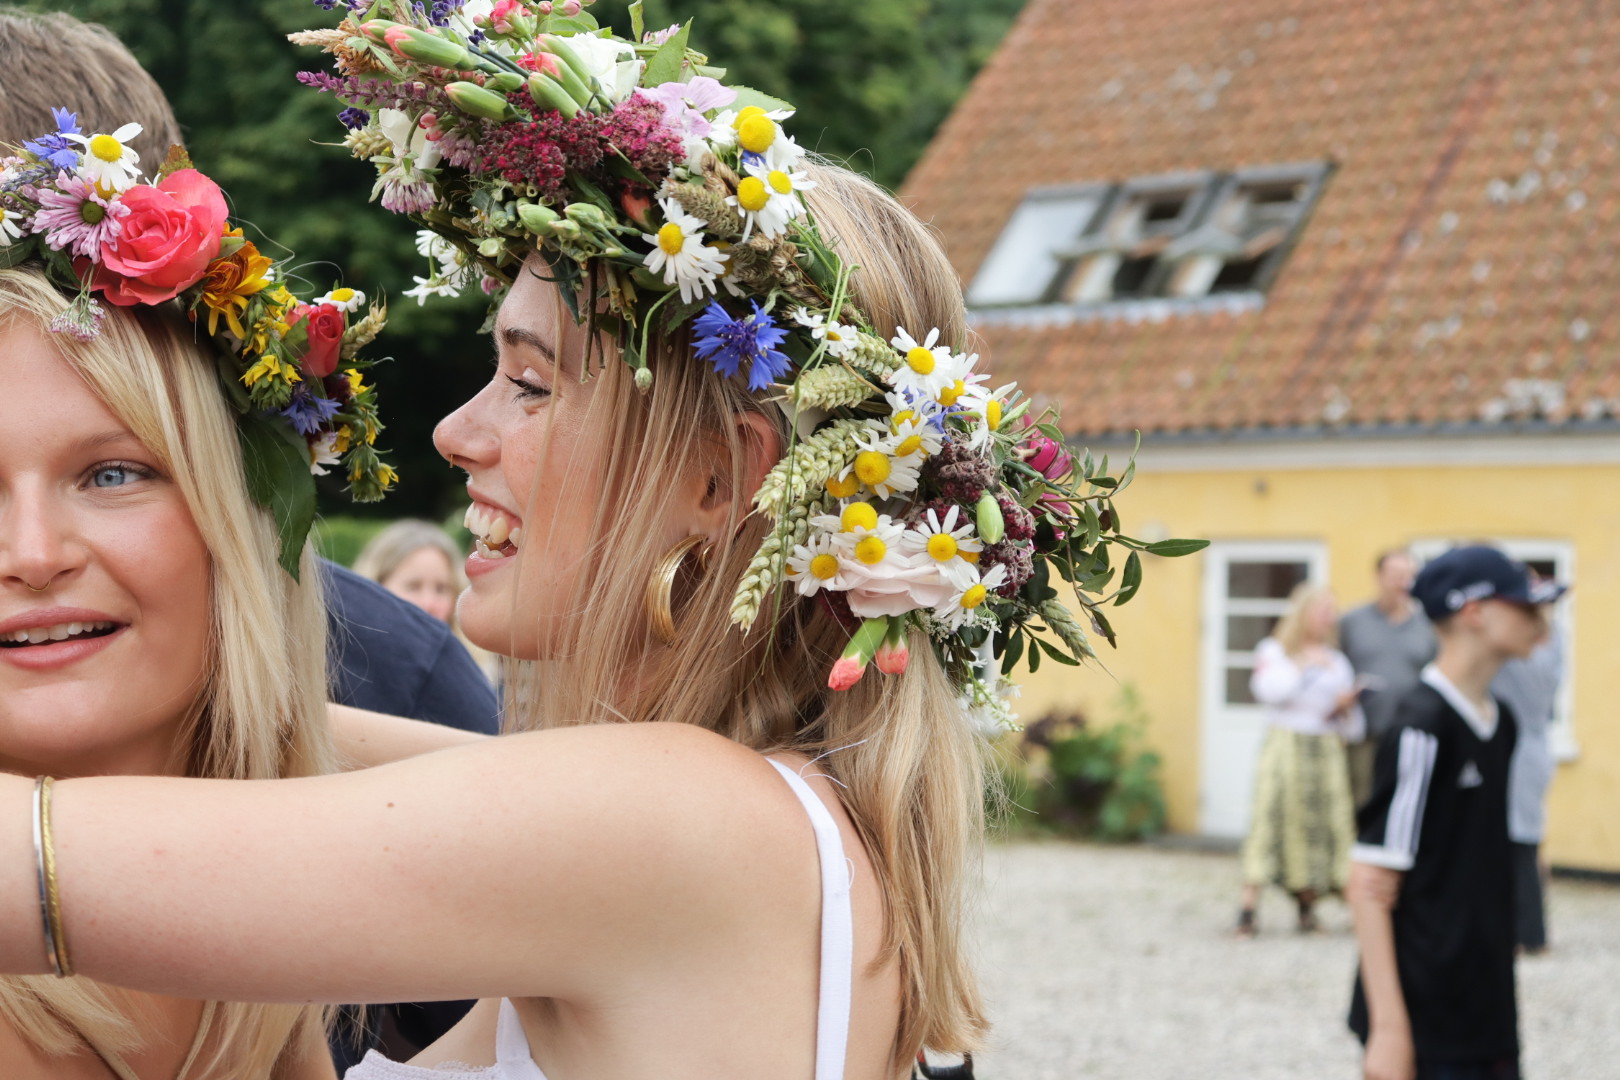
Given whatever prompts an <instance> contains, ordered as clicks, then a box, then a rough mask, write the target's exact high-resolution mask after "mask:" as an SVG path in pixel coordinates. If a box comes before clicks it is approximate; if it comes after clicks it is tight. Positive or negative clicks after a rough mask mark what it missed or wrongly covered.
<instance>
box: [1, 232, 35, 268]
mask: <svg viewBox="0 0 1620 1080" xmlns="http://www.w3.org/2000/svg"><path fill="white" fill-rule="evenodd" d="M39 245H40V238H39V237H37V236H30V237H28V238H27V239H26V240H19V241H17V242H16V243H15V244H8V245H6V246H5V247H0V270H10V269H11V268H12V267H13V266H16V265H17V264H19V263H21V262H22V261H23V260H24V259H27V258H28V257H29V256H31V255H33V254H34V253H35V252H36V251H37V250H38V249H39Z"/></svg>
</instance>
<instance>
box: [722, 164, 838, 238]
mask: <svg viewBox="0 0 1620 1080" xmlns="http://www.w3.org/2000/svg"><path fill="white" fill-rule="evenodd" d="M781 165H782V167H781V168H777V167H776V164H775V163H773V160H772V158H770V157H769V156H766V157H762V158H760V159H759V160H757V161H749V162H747V163H746V164H745V165H744V166H743V171H744V172H745V173H746V174H747V175H746V176H744V177H743V178H742V180H740V181H739V182H738V183H737V194H735V195H728V196H726V204H727V205H728V206H734V207H736V208H737V212H738V213H739V214H741V215H742V218H743V234H742V238H743V240H745V241H746V240H747V239H748V238H749V236H750V235H752V234H753V232H754V230H755V229H758V230H759V234H760V235H761V236H780V235H782V234H783V233H784V232H786V231H787V227H788V223H789V222H791V221H793V220H794V219H796V218H801V217H803V216H804V200H802V199H801V198H799V193H800V192H802V191H809V190H810V189H812V188H814V187H815V186H816V182H815V181H814V180H812V179H810V176H809V174H808V173H805V172H803V171H801V170H797V169H795V168H793V166H792V165H791V164H789V163H787V162H785V161H783V162H781Z"/></svg>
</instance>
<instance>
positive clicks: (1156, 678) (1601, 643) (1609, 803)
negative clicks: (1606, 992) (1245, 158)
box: [1016, 465, 1620, 871]
mask: <svg viewBox="0 0 1620 1080" xmlns="http://www.w3.org/2000/svg"><path fill="white" fill-rule="evenodd" d="M1119 509H1120V511H1121V516H1122V518H1123V520H1124V526H1125V531H1126V533H1127V534H1128V535H1132V536H1138V537H1146V538H1149V539H1159V538H1163V537H1165V536H1177V537H1204V538H1208V539H1211V540H1217V541H1219V540H1232V541H1237V540H1279V541H1280V540H1292V541H1313V542H1320V543H1322V544H1323V545H1324V546H1325V548H1326V550H1327V552H1328V575H1329V581H1330V583H1331V584H1332V586H1333V588H1334V590H1335V592H1336V593H1337V594H1338V596H1339V601H1340V604H1341V605H1342V606H1343V607H1345V608H1348V607H1351V606H1354V605H1356V604H1360V603H1363V602H1365V601H1366V600H1368V599H1370V597H1371V595H1372V591H1373V574H1372V565H1373V562H1374V560H1375V558H1376V557H1377V555H1378V553H1379V552H1381V551H1383V550H1385V549H1387V548H1389V547H1392V546H1397V545H1400V544H1403V543H1409V542H1412V541H1418V540H1433V539H1439V538H1459V539H1473V538H1480V537H1484V538H1490V537H1501V538H1512V539H1540V540H1557V541H1562V542H1565V543H1568V544H1571V545H1572V546H1573V548H1574V565H1575V571H1576V576H1577V578H1578V582H1577V591H1576V594H1575V596H1574V597H1573V599H1574V600H1576V601H1577V602H1576V603H1575V611H1574V616H1575V625H1574V632H1573V639H1572V642H1571V645H1572V655H1573V661H1574V677H1575V687H1574V700H1573V716H1574V727H1575V739H1576V742H1577V744H1578V746H1579V749H1580V753H1579V756H1578V758H1576V759H1575V760H1573V761H1569V762H1565V763H1563V764H1561V765H1560V766H1559V769H1558V773H1557V775H1556V777H1555V778H1554V780H1553V784H1552V789H1551V792H1550V794H1549V800H1548V818H1547V835H1546V839H1545V842H1544V845H1543V851H1544V853H1545V854H1546V856H1547V857H1548V858H1549V859H1550V860H1551V861H1552V862H1554V863H1556V864H1559V865H1564V866H1577V867H1583V868H1589V869H1598V870H1609V871H1620V655H1617V650H1616V649H1615V641H1616V633H1617V630H1620V557H1617V555H1620V552H1617V549H1620V466H1614V465H1598V466H1553V467H1524V468H1504V467H1501V466H1494V465H1493V466H1408V467H1395V468H1388V467H1380V468H1376V469H1373V468H1342V467H1334V468H1320V469H1317V468H1310V469H1277V470H1270V471H1268V470H1250V471H1232V472H1204V471H1186V472H1154V471H1151V469H1146V468H1140V467H1139V469H1138V473H1137V478H1136V481H1135V483H1133V484H1132V486H1131V487H1130V488H1129V489H1127V490H1126V491H1125V492H1124V493H1123V494H1122V495H1121V496H1120V498H1119ZM1146 558H1147V565H1146V566H1145V568H1144V569H1145V574H1144V578H1145V585H1144V587H1143V589H1142V591H1141V592H1140V593H1139V594H1138V595H1137V597H1136V598H1135V599H1134V600H1132V601H1131V602H1130V603H1129V604H1127V605H1126V606H1124V607H1122V608H1114V609H1110V610H1109V617H1110V620H1111V621H1112V622H1113V624H1114V627H1115V629H1116V630H1117V631H1118V632H1119V639H1120V645H1119V648H1118V649H1117V650H1110V649H1109V648H1108V647H1107V645H1106V644H1101V643H1099V645H1098V649H1099V652H1100V653H1101V655H1102V660H1103V663H1104V664H1105V665H1106V668H1107V671H1103V670H1100V669H1098V668H1096V667H1092V668H1089V669H1085V668H1083V669H1074V668H1065V667H1060V666H1058V665H1055V664H1048V665H1047V666H1044V667H1043V668H1042V669H1041V670H1040V671H1039V672H1038V673H1036V674H1035V675H1029V674H1028V673H1027V672H1026V673H1025V674H1024V675H1023V677H1022V680H1021V681H1022V683H1023V695H1022V697H1021V698H1020V699H1019V701H1018V702H1017V703H1016V707H1017V709H1018V712H1019V713H1020V715H1021V717H1022V719H1023V722H1025V723H1029V722H1032V721H1034V720H1035V719H1037V718H1039V717H1040V716H1041V715H1042V714H1043V713H1045V712H1046V711H1048V710H1050V709H1065V710H1066V709H1071V708H1074V707H1076V706H1078V707H1080V708H1081V709H1082V710H1083V711H1085V713H1086V714H1087V715H1088V716H1089V717H1091V718H1093V719H1094V720H1100V721H1104V722H1106V721H1107V720H1108V719H1109V718H1110V717H1111V715H1112V714H1113V713H1114V711H1115V708H1114V706H1115V702H1116V699H1117V696H1118V693H1119V690H1120V686H1121V685H1122V684H1131V685H1133V686H1134V687H1135V688H1136V689H1137V691H1138V692H1139V694H1140V697H1141V702H1142V705H1143V707H1144V710H1145V711H1146V713H1147V715H1148V716H1149V718H1150V725H1149V739H1150V742H1151V744H1152V746H1153V748H1154V749H1156V750H1157V751H1158V752H1159V753H1160V754H1162V755H1163V758H1164V768H1163V773H1162V775H1163V779H1164V782H1165V789H1166V796H1167V798H1168V802H1169V811H1170V827H1171V829H1172V830H1174V831H1176V832H1195V831H1196V830H1197V827H1198V791H1199V765H1200V760H1199V743H1200V738H1201V722H1202V716H1201V710H1202V707H1203V706H1202V702H1203V700H1204V695H1203V692H1202V687H1201V686H1200V679H1201V677H1202V651H1201V641H1202V630H1203V622H1204V619H1205V617H1206V612H1205V611H1204V610H1203V603H1204V599H1203V598H1204V592H1203V583H1204V556H1203V555H1192V556H1187V557H1184V558H1180V559H1161V558H1155V557H1152V556H1148V557H1146Z"/></svg>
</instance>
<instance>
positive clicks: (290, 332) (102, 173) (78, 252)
mask: <svg viewBox="0 0 1620 1080" xmlns="http://www.w3.org/2000/svg"><path fill="white" fill-rule="evenodd" d="M52 113H53V115H54V117H55V120H56V125H57V130H56V131H54V132H52V133H50V134H47V135H43V136H41V137H40V138H38V139H34V140H31V141H29V142H25V143H24V144H23V145H22V147H21V148H20V150H19V151H18V152H17V153H14V154H12V155H11V156H8V157H0V268H4V267H9V266H16V265H18V264H19V263H22V262H23V261H24V260H27V259H37V260H39V261H41V262H43V264H44V266H45V272H46V275H47V276H48V277H49V278H50V279H51V281H53V282H54V283H55V284H56V285H58V286H59V287H60V288H62V289H64V290H67V291H69V292H71V293H73V294H74V299H73V302H72V303H71V304H70V305H69V306H68V308H67V310H66V311H64V312H62V314H60V315H58V316H57V317H56V318H55V319H54V320H52V322H51V326H50V329H51V330H52V331H53V332H56V333H66V334H71V335H72V336H74V337H77V338H79V339H81V340H86V341H88V340H90V339H92V338H94V337H95V336H96V335H97V334H98V333H99V332H100V325H101V320H102V319H103V318H104V317H105V315H106V309H105V308H104V307H103V306H102V303H101V301H102V300H105V301H106V302H107V303H110V304H115V305H117V306H120V307H133V306H135V305H143V304H144V305H156V304H162V303H166V302H168V301H170V300H175V301H177V302H178V303H179V304H180V307H181V308H182V309H183V310H184V311H185V312H186V313H187V314H188V315H189V316H190V317H191V319H192V321H193V322H194V323H196V324H197V325H198V326H199V327H201V326H202V325H203V321H204V316H206V325H207V331H208V335H209V337H211V338H213V340H214V341H215V342H216V343H217V345H218V346H219V352H220V357H221V365H220V375H221V382H222V383H223V385H224V387H225V391H226V396H227V397H228V399H229V400H230V401H231V403H232V404H233V405H234V406H235V408H236V411H237V414H238V416H237V428H238V433H239V435H240V442H241V445H242V452H243V457H244V463H245V465H246V472H247V478H248V485H249V488H250V489H251V491H252V493H253V497H254V499H255V500H256V501H258V502H259V503H260V504H261V505H263V506H265V507H266V508H268V509H269V510H270V511H271V512H272V513H273V514H274V515H275V518H276V524H277V527H278V529H279V532H280V541H281V550H280V555H279V561H280V563H281V565H282V566H283V567H285V568H286V569H287V571H288V573H290V574H292V575H293V577H294V578H297V576H298V557H299V553H300V552H301V551H302V550H303V546H304V540H305V538H306V537H307V536H308V535H309V529H310V526H311V525H312V524H313V523H314V520H315V482H314V476H317V475H324V474H325V473H326V471H327V466H330V465H340V466H341V467H342V468H343V469H344V471H345V473H346V474H347V476H348V481H349V485H348V489H349V492H350V494H351V495H352V496H353V497H354V498H355V499H356V500H357V501H360V502H370V501H374V500H376V499H380V498H382V496H383V493H384V492H386V491H387V490H388V488H389V487H391V486H392V485H393V483H394V481H395V479H396V478H397V477H396V475H395V473H394V470H393V469H392V468H391V467H390V466H389V465H387V464H386V463H385V462H383V461H382V459H380V458H379V457H378V456H377V451H376V449H375V446H374V444H375V442H376V438H377V433H378V432H379V431H380V430H381V429H382V425H381V424H380V423H379V422H378V420H377V395H376V390H375V388H373V387H372V386H370V385H368V384H367V383H366V382H365V380H364V377H363V375H362V372H364V371H365V369H366V368H368V367H369V366H370V364H369V363H367V362H366V361H364V360H361V359H359V357H358V353H359V351H360V349H361V348H363V347H364V346H366V345H367V344H369V343H370V342H371V340H372V339H373V338H375V337H376V336H377V334H378V332H379V331H380V330H382V327H383V322H384V319H385V316H386V312H385V309H384V308H383V306H382V305H379V304H373V305H372V306H371V308H370V310H369V311H368V312H367V313H366V314H365V315H364V316H362V317H360V318H358V319H353V320H352V321H351V316H353V315H354V314H355V313H356V312H358V311H359V309H360V306H361V305H362V304H364V303H365V296H364V295H363V294H362V293H360V292H359V291H357V290H355V289H346V288H335V289H333V290H332V291H330V292H328V293H327V294H326V295H324V296H321V297H318V298H316V299H314V300H310V301H308V302H304V301H300V300H299V299H298V298H297V297H296V296H294V295H293V293H292V291H291V289H290V288H289V287H288V281H289V275H288V273H287V272H286V270H285V269H284V268H282V267H278V266H277V265H276V264H275V262H274V260H272V259H271V258H269V257H268V256H266V255H263V254H261V253H260V251H259V249H258V247H257V246H256V245H255V244H254V243H253V242H252V241H251V240H247V239H244V238H243V236H242V230H241V229H240V228H233V227H232V226H231V224H230V222H229V221H228V220H227V210H226V206H225V196H224V194H223V193H222V192H221V191H220V189H219V186H218V185H217V184H215V183H214V182H213V181H212V180H210V179H209V178H208V177H206V176H204V175H203V174H202V173H200V172H198V171H197V170H196V169H195V168H193V167H192V165H191V161H190V159H189V158H188V157H187V156H186V153H185V151H184V150H182V149H181V148H180V147H178V146H175V147H171V148H170V149H169V154H168V157H167V159H165V160H164V162H163V164H162V166H161V167H160V168H159V169H158V170H157V173H156V175H155V176H154V177H153V178H152V179H151V180H149V181H143V180H142V178H141V176H142V174H141V168H140V154H139V152H138V151H136V150H135V149H134V147H132V146H130V145H129V143H130V142H131V141H132V140H134V139H135V138H136V137H137V136H139V135H140V133H141V126H140V125H139V124H125V125H124V126H123V127H120V128H119V129H118V130H117V131H114V132H112V133H111V134H90V135H86V134H85V133H84V132H82V131H81V130H80V129H79V124H78V117H77V116H76V115H75V114H73V113H71V112H68V111H67V110H66V109H53V110H52ZM97 294H99V295H100V297H101V299H100V300H98V299H97V298H96V296H97Z"/></svg>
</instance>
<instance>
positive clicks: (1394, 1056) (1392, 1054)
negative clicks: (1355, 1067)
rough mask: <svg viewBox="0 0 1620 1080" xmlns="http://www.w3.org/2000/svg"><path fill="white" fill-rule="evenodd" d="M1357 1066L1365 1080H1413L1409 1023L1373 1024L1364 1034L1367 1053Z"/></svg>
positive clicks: (1412, 1051) (1412, 1055)
mask: <svg viewBox="0 0 1620 1080" xmlns="http://www.w3.org/2000/svg"><path fill="white" fill-rule="evenodd" d="M1361 1068H1362V1076H1363V1077H1365V1080H1413V1078H1414V1077H1415V1076H1416V1075H1417V1056H1416V1053H1415V1052H1414V1050H1413V1048H1412V1028H1411V1025H1409V1024H1385V1025H1382V1026H1375V1027H1374V1028H1373V1029H1372V1031H1370V1032H1369V1033H1368V1035H1367V1056H1366V1059H1365V1060H1364V1061H1363V1062H1362V1067H1361Z"/></svg>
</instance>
